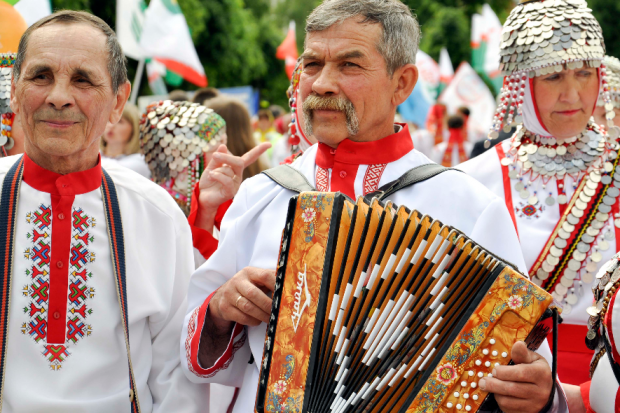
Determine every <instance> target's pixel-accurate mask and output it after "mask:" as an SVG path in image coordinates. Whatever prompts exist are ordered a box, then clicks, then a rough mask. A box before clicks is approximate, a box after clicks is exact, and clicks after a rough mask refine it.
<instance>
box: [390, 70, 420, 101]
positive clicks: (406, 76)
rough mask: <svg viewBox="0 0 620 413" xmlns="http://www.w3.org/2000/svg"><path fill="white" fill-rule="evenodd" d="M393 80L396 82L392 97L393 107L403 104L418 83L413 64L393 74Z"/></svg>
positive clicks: (416, 72) (416, 71)
mask: <svg viewBox="0 0 620 413" xmlns="http://www.w3.org/2000/svg"><path fill="white" fill-rule="evenodd" d="M393 78H394V79H395V81H396V89H395V90H394V96H393V97H392V103H393V104H394V106H398V105H400V104H401V103H403V102H404V101H405V100H407V98H408V97H409V96H410V95H411V92H413V88H414V87H415V85H416V83H418V68H417V67H416V65H414V64H413V63H410V64H407V65H405V66H403V67H401V68H399V69H397V70H396V71H395V72H394V76H393Z"/></svg>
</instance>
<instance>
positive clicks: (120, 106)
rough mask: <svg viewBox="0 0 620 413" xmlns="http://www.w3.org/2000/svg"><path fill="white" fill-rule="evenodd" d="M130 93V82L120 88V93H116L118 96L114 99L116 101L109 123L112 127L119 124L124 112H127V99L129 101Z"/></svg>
mask: <svg viewBox="0 0 620 413" xmlns="http://www.w3.org/2000/svg"><path fill="white" fill-rule="evenodd" d="M130 93H131V83H129V81H127V82H125V83H124V84H122V85H120V86H119V87H118V92H116V96H115V97H114V98H115V99H116V100H115V102H114V108H112V112H111V113H110V119H109V122H110V123H111V124H112V125H115V124H117V123H118V121H119V120H121V116H123V110H125V104H126V103H127V99H129V94H130Z"/></svg>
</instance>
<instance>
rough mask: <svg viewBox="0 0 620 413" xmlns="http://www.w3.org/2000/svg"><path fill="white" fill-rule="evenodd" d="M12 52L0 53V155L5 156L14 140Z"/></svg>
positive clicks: (13, 61)
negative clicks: (12, 131)
mask: <svg viewBox="0 0 620 413" xmlns="http://www.w3.org/2000/svg"><path fill="white" fill-rule="evenodd" d="M15 57H16V55H15V54H14V53H7V54H4V53H2V54H0V118H1V125H0V157H2V156H6V155H7V152H6V151H8V150H9V149H11V148H12V147H13V145H14V144H15V142H14V141H13V138H12V133H11V130H12V128H13V119H15V115H14V114H13V112H12V111H11V105H10V104H11V73H12V72H13V65H14V64H15Z"/></svg>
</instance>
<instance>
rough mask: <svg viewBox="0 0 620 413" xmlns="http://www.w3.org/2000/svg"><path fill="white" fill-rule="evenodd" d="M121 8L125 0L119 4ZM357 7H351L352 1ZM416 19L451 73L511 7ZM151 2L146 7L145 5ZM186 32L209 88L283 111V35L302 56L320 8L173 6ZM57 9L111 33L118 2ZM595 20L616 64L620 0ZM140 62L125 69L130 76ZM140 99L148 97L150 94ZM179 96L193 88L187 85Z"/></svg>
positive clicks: (454, 9) (438, 7) (61, 1)
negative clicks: (479, 33)
mask: <svg viewBox="0 0 620 413" xmlns="http://www.w3.org/2000/svg"><path fill="white" fill-rule="evenodd" d="M118 1H122V0H118ZM353 1H354V0H353ZM403 1H404V3H406V4H407V5H408V6H409V7H410V8H411V9H412V11H413V12H414V13H415V14H416V15H417V18H418V21H419V22H420V26H421V28H422V41H421V49H422V50H423V51H425V52H427V53H428V54H430V55H431V57H433V58H434V59H438V58H439V51H440V50H441V48H442V47H446V48H447V49H448V52H449V53H450V57H451V58H452V63H453V65H454V66H455V67H457V66H458V64H459V63H460V62H461V61H471V46H470V31H471V17H472V15H473V14H474V13H477V12H479V11H480V8H481V7H482V5H483V4H484V3H489V5H490V6H491V7H492V8H493V10H495V12H496V13H497V14H498V17H499V18H500V20H501V21H502V22H504V21H505V19H506V17H507V16H508V14H509V13H510V10H511V9H512V8H513V7H514V5H515V1H514V0H403ZM147 2H148V1H147ZM178 2H179V5H180V7H181V9H182V10H183V12H184V14H185V18H186V20H187V23H188V25H189V27H190V31H191V33H192V37H193V39H194V43H195V45H196V50H197V51H198V55H199V56H200V59H201V61H202V64H203V65H204V67H205V72H206V73H207V76H208V78H209V83H210V85H211V86H214V87H229V86H242V85H252V86H254V87H255V88H257V89H259V90H260V92H261V99H265V100H268V101H270V102H271V103H277V104H280V105H286V96H285V91H286V89H287V87H288V79H287V78H286V75H285V73H284V62H283V61H281V60H278V59H276V58H275V50H276V48H277V47H278V45H279V44H280V43H281V42H282V40H283V39H284V36H285V35H286V28H287V27H288V23H289V21H290V20H294V21H295V22H296V23H297V44H298V48H299V49H300V51H301V49H302V48H303V42H304V38H305V33H304V27H305V21H306V18H307V16H308V15H309V14H310V12H311V11H312V10H313V9H314V8H315V7H316V6H317V5H319V4H320V3H321V0H280V1H279V2H278V3H277V5H276V6H272V1H271V0H178ZM52 5H53V7H54V9H61V8H62V9H73V10H88V11H91V12H92V13H94V14H95V15H97V16H99V17H101V18H102V19H103V20H105V21H106V22H107V23H108V24H110V25H111V26H112V27H114V25H115V22H116V16H115V14H116V1H115V0H52ZM589 5H590V7H591V8H592V9H593V10H594V12H593V13H594V15H595V16H596V17H597V19H599V22H600V23H601V26H602V27H603V33H604V34H605V38H606V39H607V42H606V43H607V48H608V53H609V54H611V55H615V56H619V57H620V43H618V42H613V41H612V40H613V39H616V38H617V37H619V36H620V26H618V24H617V22H616V16H618V15H619V14H620V2H618V0H589ZM136 67H137V62H135V61H131V60H130V63H129V74H130V76H131V77H132V78H133V76H134V75H135V71H136ZM144 83H146V82H143V87H142V90H141V92H142V93H143V94H148V93H149V90H148V86H146V85H144ZM182 88H184V89H188V90H191V89H194V88H195V87H194V86H193V85H191V84H189V83H187V82H185V83H184V84H183V85H182Z"/></svg>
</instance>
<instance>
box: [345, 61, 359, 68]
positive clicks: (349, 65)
mask: <svg viewBox="0 0 620 413" xmlns="http://www.w3.org/2000/svg"><path fill="white" fill-rule="evenodd" d="M344 66H346V67H360V66H359V65H358V64H355V63H353V62H345V63H344Z"/></svg>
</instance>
